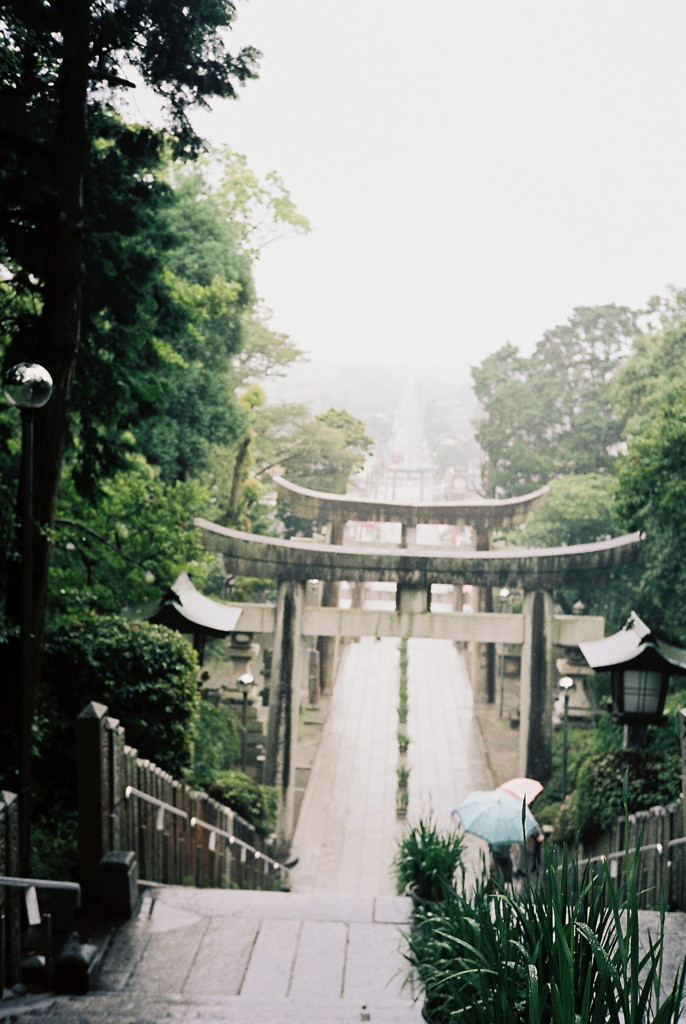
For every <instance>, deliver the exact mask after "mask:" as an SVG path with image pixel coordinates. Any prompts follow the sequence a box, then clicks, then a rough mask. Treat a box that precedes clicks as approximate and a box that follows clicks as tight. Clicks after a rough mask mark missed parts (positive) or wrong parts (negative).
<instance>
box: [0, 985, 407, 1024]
mask: <svg viewBox="0 0 686 1024" xmlns="http://www.w3.org/2000/svg"><path fill="white" fill-rule="evenodd" d="M1 1012H2V1004H0V1013H1ZM15 1013H16V1011H15ZM0 1019H2V1018H0ZM11 1019H12V1020H17V1021H19V1020H25V1021H26V1022H27V1024H29V1022H31V1021H40V1024H191V1022H192V1024H203V1022H208V1024H209V1022H213V1024H215V1022H225V1024H360V1022H364V1021H369V1022H370V1024H421V1021H422V1016H421V1012H420V1010H419V1007H418V1006H416V1005H415V1006H411V1005H408V1003H406V1002H400V1001H393V1000H388V1001H386V1002H384V1003H377V1002H374V1003H370V1004H360V1003H359V1002H356V1001H354V1000H345V999H338V1000H331V999H330V1000H321V999H305V998H300V999H260V998H259V997H251V998H244V997H242V996H225V997H223V998H221V999H218V998H204V999H203V998H200V997H195V998H194V999H192V1000H189V999H183V998H178V997H177V998H174V997H170V998H166V999H163V998H159V999H146V998H140V997H139V996H136V995H133V994H124V993H114V992H93V993H90V994H88V995H86V996H61V997H55V998H51V999H48V998H46V999H40V1000H36V1001H34V1002H33V1003H30V1004H27V1005H26V1006H25V1008H24V1010H23V1012H21V1013H20V1014H16V1016H14V1015H13V1016H12V1018H11Z"/></svg>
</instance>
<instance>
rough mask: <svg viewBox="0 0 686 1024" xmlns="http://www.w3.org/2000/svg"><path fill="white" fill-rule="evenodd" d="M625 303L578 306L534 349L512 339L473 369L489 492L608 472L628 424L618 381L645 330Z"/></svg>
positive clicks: (515, 491)
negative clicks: (528, 351) (613, 393)
mask: <svg viewBox="0 0 686 1024" xmlns="http://www.w3.org/2000/svg"><path fill="white" fill-rule="evenodd" d="M636 320H637V315H636V314H635V313H633V312H632V311H631V310H629V309H627V308H626V307H624V306H615V305H608V306H594V307H585V306H583V307H578V308H576V309H575V310H574V311H573V313H572V316H571V317H570V318H569V320H568V322H567V323H566V324H562V325H560V326H558V327H555V328H553V329H552V330H550V331H546V332H545V334H544V335H543V337H542V339H541V340H540V341H539V342H538V344H537V345H536V347H535V349H534V352H533V354H532V355H531V356H530V357H529V358H526V357H524V356H521V355H520V354H519V352H518V350H517V349H516V348H515V347H514V346H513V345H505V346H503V348H501V349H500V350H499V351H498V352H496V353H494V354H493V355H491V356H488V357H487V358H486V359H485V360H484V361H483V363H481V365H480V366H477V367H473V368H472V376H473V379H474V390H475V392H476V396H477V398H478V399H479V401H480V403H481V407H482V410H483V415H482V418H481V420H480V421H479V424H478V428H477V440H478V442H479V444H480V445H481V447H482V449H483V450H484V452H485V453H486V456H487V466H486V473H485V490H486V493H487V494H488V495H489V496H504V497H511V496H515V495H517V494H523V493H526V492H527V491H529V490H532V489H533V488H536V487H539V486H541V485H542V484H544V483H547V481H548V480H551V479H552V478H553V477H555V476H559V475H565V474H568V473H575V474H576V473H597V472H608V471H610V470H611V467H612V460H613V452H614V448H615V446H616V445H617V444H618V442H619V441H620V440H621V437H622V422H621V420H620V418H619V417H618V416H617V415H616V413H615V411H614V409H613V406H612V402H611V397H610V384H611V382H612V378H613V376H614V374H615V373H616V371H617V369H618V367H619V366H620V365H621V362H622V360H623V359H624V358H625V357H626V355H627V354H628V352H629V349H630V345H631V342H632V340H633V338H634V337H635V336H636V335H637V333H638V328H637V326H636Z"/></svg>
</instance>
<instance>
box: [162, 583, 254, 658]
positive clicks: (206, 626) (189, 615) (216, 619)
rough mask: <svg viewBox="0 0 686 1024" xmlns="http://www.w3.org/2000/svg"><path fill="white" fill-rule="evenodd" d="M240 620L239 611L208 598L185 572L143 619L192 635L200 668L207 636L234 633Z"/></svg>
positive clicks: (232, 606) (234, 607) (221, 635)
mask: <svg viewBox="0 0 686 1024" xmlns="http://www.w3.org/2000/svg"><path fill="white" fill-rule="evenodd" d="M240 617H241V609H240V608H237V607H236V606H235V605H228V604H222V603H221V601H214V600H212V598H211V597H205V595H204V594H201V593H200V591H199V590H198V589H197V588H196V587H195V585H194V583H193V581H192V580H191V578H190V576H188V574H187V573H185V572H182V573H181V575H180V576H178V577H177V578H176V579H175V580H174V582H173V583H172V585H171V587H169V589H168V590H167V591H166V593H165V594H164V596H163V597H162V600H161V601H160V603H159V605H158V606H157V608H155V609H154V611H152V612H150V613H149V614H146V615H145V616H144V618H145V619H146V620H147V621H148V622H152V623H153V624H156V625H159V626H168V627H169V629H174V630H176V631H177V632H178V633H186V634H190V635H191V636H192V637H193V646H194V648H195V649H196V651H197V652H198V659H199V661H200V664H201V665H202V664H203V661H204V655H205V641H206V640H207V637H208V636H214V637H225V636H228V635H229V633H232V632H233V631H234V630H235V628H236V626H237V624H238V620H239V619H240Z"/></svg>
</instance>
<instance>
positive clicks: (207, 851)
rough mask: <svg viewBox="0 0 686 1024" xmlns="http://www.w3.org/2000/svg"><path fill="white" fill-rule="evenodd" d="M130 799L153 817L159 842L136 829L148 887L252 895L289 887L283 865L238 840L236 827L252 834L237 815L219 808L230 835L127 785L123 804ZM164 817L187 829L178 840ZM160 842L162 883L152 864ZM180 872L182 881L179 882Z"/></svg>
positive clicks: (143, 829) (143, 828)
mask: <svg viewBox="0 0 686 1024" xmlns="http://www.w3.org/2000/svg"><path fill="white" fill-rule="evenodd" d="M131 797H135V798H136V799H137V800H140V801H142V802H143V803H144V804H148V805H150V806H151V807H152V808H153V809H154V811H155V814H154V829H153V831H154V832H155V833H157V836H158V839H157V841H155V840H153V839H152V838H151V836H150V831H151V830H150V828H149V826H148V824H146V823H145V821H143V822H142V823H141V824H140V825H139V829H138V846H137V851H136V852H137V854H138V859H139V864H140V867H141V873H142V876H143V877H144V879H145V880H146V881H155V882H174V881H176V882H178V881H183V882H186V883H188V882H192V883H193V884H195V885H198V886H218V887H228V886H230V885H234V884H235V885H238V886H239V887H241V888H256V889H263V888H268V889H272V888H275V887H282V886H283V885H284V884H285V882H286V881H287V878H288V870H287V868H286V867H285V866H284V865H283V864H281V863H280V862H279V861H278V860H275V859H274V858H273V857H271V856H269V854H267V853H266V852H265V851H264V850H260V849H258V848H257V847H256V846H255V845H254V844H252V843H249V842H247V841H246V840H245V839H242V838H241V837H240V836H238V835H236V833H235V831H234V828H235V825H236V824H239V825H242V826H243V827H244V828H246V829H249V830H252V829H251V826H250V825H249V824H248V822H246V821H245V820H244V819H243V818H241V817H240V815H238V814H236V812H235V811H231V810H230V809H229V808H223V810H224V811H225V812H226V818H227V819H228V823H229V825H230V828H229V829H225V828H222V827H221V826H219V825H215V824H212V823H211V822H208V821H205V820H204V819H203V818H200V817H198V816H197V815H190V814H189V813H188V812H187V811H184V810H183V809H181V808H179V807H176V806H175V805H174V804H171V803H169V802H168V801H166V800H162V799H161V798H160V797H155V796H152V795H151V794H150V793H146V792H144V791H143V790H141V789H138V788H137V787H136V786H131V785H128V786H127V787H126V789H125V791H124V801H125V802H127V801H129V800H130V799H131ZM166 814H169V815H172V816H173V817H175V818H177V819H181V821H182V822H183V823H184V826H185V828H184V829H183V832H182V834H176V835H173V834H172V830H171V829H169V828H168V827H167V825H166V823H165V815H166ZM198 830H200V831H198ZM159 837H161V841H162V846H163V856H162V872H161V877H160V871H159V863H156V861H158V858H156V857H155V856H154V851H153V846H155V845H157V846H159ZM173 840H176V847H177V856H176V857H174V856H173V855H172V851H171V849H170V847H171V844H172V841H173ZM188 849H191V850H192V851H193V857H192V864H187V863H186V851H187V850H188ZM172 861H175V863H176V868H177V872H176V874H177V877H176V878H174V877H172V876H173V875H174V871H173V870H172ZM179 870H180V872H181V875H182V877H181V878H180V879H179V877H178V872H179Z"/></svg>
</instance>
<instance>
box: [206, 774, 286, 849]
mask: <svg viewBox="0 0 686 1024" xmlns="http://www.w3.org/2000/svg"><path fill="white" fill-rule="evenodd" d="M207 792H208V793H209V794H210V796H212V797H214V799H215V800H218V801H219V802H220V803H222V804H224V805H225V806H226V807H230V808H231V809H232V810H234V811H235V812H236V814H240V816H241V818H245V820H246V821H249V822H250V824H251V825H252V826H253V828H254V829H255V831H256V832H257V834H258V835H260V836H262V837H266V836H268V835H269V834H270V833H271V832H273V831H274V829H275V827H276V812H277V806H278V795H277V790H276V789H275V788H274V787H273V786H261V785H260V784H259V783H257V782H254V781H253V780H252V779H251V778H250V776H249V775H245V774H244V773H243V772H239V771H235V770H232V771H225V772H218V773H217V776H216V779H215V781H214V782H213V783H212V784H211V785H210V786H208V787H207Z"/></svg>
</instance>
